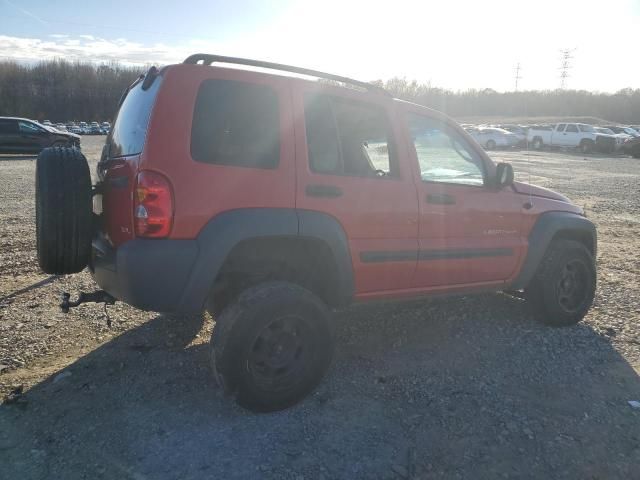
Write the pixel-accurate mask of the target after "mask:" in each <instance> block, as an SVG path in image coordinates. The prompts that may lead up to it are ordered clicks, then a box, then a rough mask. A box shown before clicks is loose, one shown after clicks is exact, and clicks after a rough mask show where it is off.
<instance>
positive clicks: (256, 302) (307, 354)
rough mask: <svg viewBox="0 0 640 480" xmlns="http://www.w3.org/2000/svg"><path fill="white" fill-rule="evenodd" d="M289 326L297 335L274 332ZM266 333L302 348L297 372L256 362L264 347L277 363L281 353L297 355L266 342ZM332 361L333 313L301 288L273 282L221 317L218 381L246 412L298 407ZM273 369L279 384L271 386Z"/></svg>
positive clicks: (215, 355) (215, 347) (214, 353)
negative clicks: (264, 338)
mask: <svg viewBox="0 0 640 480" xmlns="http://www.w3.org/2000/svg"><path fill="white" fill-rule="evenodd" d="M285 320H286V321H288V322H294V324H295V326H296V327H295V329H296V331H295V332H294V333H295V334H289V333H288V332H286V331H284V329H283V327H280V329H277V328H275V327H274V326H277V324H278V322H284V321H285ZM265 332H268V335H269V336H270V337H271V336H273V335H274V332H275V335H276V337H277V335H280V336H283V335H284V338H285V341H283V342H282V343H291V342H293V343H294V344H295V343H296V342H300V347H297V346H296V347H295V354H294V355H293V356H292V359H291V360H292V361H291V365H294V366H295V368H294V366H291V367H287V369H288V370H287V369H285V367H281V369H284V370H283V371H282V372H279V371H278V370H279V369H277V368H275V367H273V365H272V363H271V360H268V361H266V362H264V363H263V365H260V363H259V362H256V361H255V357H256V349H257V348H258V346H260V349H264V350H265V351H269V352H271V353H274V352H276V354H275V357H276V359H275V360H274V362H276V360H277V359H278V358H277V352H285V353H286V351H287V350H292V349H288V348H284V347H282V346H281V345H280V344H279V343H278V342H275V345H270V344H269V342H265V341H263V337H264V335H265ZM278 332H280V333H278ZM283 332H284V333H283ZM287 335H288V336H287ZM267 346H268V347H273V348H266V347H267ZM298 348H300V349H301V350H300V353H298V350H297V349H298ZM283 355H284V354H283ZM296 355H297V356H296ZM267 356H268V355H267ZM332 356H333V331H332V328H331V323H330V314H329V311H328V309H327V307H326V305H325V304H324V303H323V302H322V301H321V300H320V299H319V298H318V297H317V296H315V295H314V294H313V293H311V292H310V291H308V290H306V289H305V288H303V287H300V286H298V285H295V284H292V283H287V282H280V281H273V282H266V283H262V284H258V285H256V286H253V287H250V288H248V289H247V290H245V291H244V292H242V293H241V294H240V295H239V296H238V298H237V299H236V300H235V301H234V302H233V303H232V304H230V305H228V306H227V307H226V308H225V309H224V310H223V311H222V312H221V313H220V314H219V315H217V316H216V317H215V327H214V330H213V335H212V337H211V357H210V358H211V364H212V367H213V371H214V375H215V378H216V380H217V382H218V384H219V385H220V386H221V387H222V388H223V389H224V391H225V393H226V394H229V395H235V397H236V401H237V403H238V404H239V405H240V406H242V407H244V408H246V409H248V410H251V411H253V412H272V411H277V410H282V409H285V408H288V407H290V406H292V405H294V404H296V403H298V402H299V401H300V400H302V399H303V398H304V397H305V396H306V395H308V394H309V393H310V392H311V391H312V390H313V389H314V388H315V387H316V386H317V385H318V384H319V383H320V381H321V380H322V378H323V376H324V374H325V373H326V371H327V369H328V367H329V365H330V363H331V358H332ZM276 363H277V362H276ZM272 367H273V368H272ZM271 369H273V370H274V372H273V377H274V380H273V381H272V382H271V383H269V382H268V381H266V380H265V379H266V378H267V377H268V376H269V374H268V373H265V372H268V371H269V370H271Z"/></svg>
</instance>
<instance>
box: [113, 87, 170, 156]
mask: <svg viewBox="0 0 640 480" xmlns="http://www.w3.org/2000/svg"><path fill="white" fill-rule="evenodd" d="M161 83H162V77H160V76H158V77H157V78H156V79H155V81H154V82H153V83H152V84H151V86H150V87H149V88H148V89H147V90H142V82H138V83H137V84H136V85H135V86H134V87H133V88H132V89H131V90H129V93H127V96H126V97H125V99H124V101H123V102H122V105H121V106H120V110H118V114H117V116H116V121H115V123H114V124H113V128H112V129H111V140H110V147H109V154H110V156H111V157H125V156H128V155H137V154H139V153H141V152H142V148H143V147H144V141H145V138H146V136H147V128H148V127H149V118H150V117H151V110H152V108H153V104H154V102H155V99H156V96H157V94H158V90H159V89H160V84H161Z"/></svg>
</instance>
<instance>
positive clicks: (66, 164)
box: [36, 147, 93, 275]
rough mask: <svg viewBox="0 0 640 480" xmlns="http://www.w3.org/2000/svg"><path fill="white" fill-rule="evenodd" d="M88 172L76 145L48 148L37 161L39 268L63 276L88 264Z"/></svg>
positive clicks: (87, 165)
mask: <svg viewBox="0 0 640 480" xmlns="http://www.w3.org/2000/svg"><path fill="white" fill-rule="evenodd" d="M92 224H93V212H92V193H91V174H90V173H89V164H88V163H87V159H86V158H85V157H84V155H82V153H80V150H78V149H76V148H68V147H50V148H45V149H44V150H42V152H40V155H38V160H37V161H36V246H37V247H36V248H37V251H38V263H39V264H40V268H41V269H42V270H43V271H44V272H45V273H49V274H56V275H62V274H66V273H76V272H80V271H81V270H83V269H84V268H85V267H86V266H87V264H88V263H89V255H90V253H91V237H92V231H93V228H92Z"/></svg>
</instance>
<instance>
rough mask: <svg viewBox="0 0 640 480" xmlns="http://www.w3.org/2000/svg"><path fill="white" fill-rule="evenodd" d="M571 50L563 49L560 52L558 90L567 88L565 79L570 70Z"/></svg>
mask: <svg viewBox="0 0 640 480" xmlns="http://www.w3.org/2000/svg"><path fill="white" fill-rule="evenodd" d="M573 50H574V49H573V48H563V49H562V50H560V88H561V89H562V90H564V89H565V87H566V86H567V78H568V77H569V70H571V60H572V59H573V55H572V52H573Z"/></svg>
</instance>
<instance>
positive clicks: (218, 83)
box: [191, 80, 280, 168]
mask: <svg viewBox="0 0 640 480" xmlns="http://www.w3.org/2000/svg"><path fill="white" fill-rule="evenodd" d="M191 156H192V158H193V159H194V160H195V161H197V162H203V163H211V164H217V165H231V166H237V167H253V168H276V167H277V166H278V162H279V160H280V112H279V107H278V95H277V94H276V92H275V91H274V90H273V89H272V88H270V87H268V86H266V85H257V84H251V83H244V82H237V81H232V80H205V81H204V82H203V83H202V85H201V86H200V89H199V91H198V95H197V97H196V104H195V108H194V112H193V124H192V130H191Z"/></svg>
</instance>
